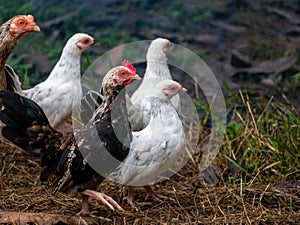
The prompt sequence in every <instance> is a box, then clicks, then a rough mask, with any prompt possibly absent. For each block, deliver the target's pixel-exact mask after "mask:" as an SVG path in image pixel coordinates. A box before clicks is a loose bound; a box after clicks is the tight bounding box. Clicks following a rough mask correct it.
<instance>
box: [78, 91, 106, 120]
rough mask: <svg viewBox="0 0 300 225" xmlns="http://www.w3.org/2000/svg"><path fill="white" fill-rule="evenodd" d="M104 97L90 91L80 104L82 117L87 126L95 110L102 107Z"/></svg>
mask: <svg viewBox="0 0 300 225" xmlns="http://www.w3.org/2000/svg"><path fill="white" fill-rule="evenodd" d="M103 99H104V97H103V96H102V95H101V94H100V93H98V92H96V91H89V92H88V93H87V94H86V95H85V96H84V97H83V98H82V99H81V102H80V111H81V112H80V117H81V120H82V122H83V123H84V124H87V123H88V122H89V121H90V119H91V118H92V116H93V114H94V112H95V110H96V109H97V108H98V107H99V105H101V103H102V102H103Z"/></svg>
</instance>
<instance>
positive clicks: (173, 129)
mask: <svg viewBox="0 0 300 225" xmlns="http://www.w3.org/2000/svg"><path fill="white" fill-rule="evenodd" d="M179 92H186V89H185V88H183V87H182V86H181V85H180V84H179V83H177V82H175V81H173V80H163V81H160V82H159V83H158V84H157V85H156V86H155V87H154V88H153V90H152V91H151V93H150V92H149V93H148V96H146V97H144V99H143V100H145V101H147V102H148V104H149V108H150V121H149V124H148V125H147V126H146V127H145V128H144V129H143V130H141V131H138V132H132V135H133V139H132V142H131V146H130V151H129V154H128V156H127V158H126V159H125V160H124V162H123V163H122V164H121V166H120V168H119V169H118V171H117V172H114V173H112V178H113V179H114V180H115V181H116V182H118V183H121V184H124V185H127V186H129V189H128V196H127V197H126V200H127V202H128V203H129V204H130V205H131V206H132V207H133V208H136V206H135V202H134V200H133V189H134V188H133V186H144V188H145V189H146V191H147V196H146V199H147V198H148V197H151V198H153V199H154V200H156V201H160V202H161V201H162V200H161V199H166V198H167V197H165V196H162V195H158V194H156V193H154V191H153V190H152V189H151V187H150V186H149V185H146V186H145V184H150V183H151V182H153V181H155V180H157V179H158V176H159V175H161V174H162V173H164V172H166V171H167V170H168V169H170V168H171V167H172V165H174V163H175V162H176V160H178V158H179V156H180V154H181V153H182V152H183V151H184V148H185V134H184V130H183V126H182V123H181V120H180V118H179V116H178V113H177V111H176V109H175V108H174V106H173V104H172V103H171V101H170V99H171V98H172V97H174V96H176V94H177V93H179Z"/></svg>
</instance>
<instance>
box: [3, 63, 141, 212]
mask: <svg viewBox="0 0 300 225" xmlns="http://www.w3.org/2000/svg"><path fill="white" fill-rule="evenodd" d="M123 71H125V72H126V74H127V75H126V77H118V76H119V75H118V74H119V73H120V72H123ZM134 79H140V78H139V77H138V76H137V75H135V71H134V72H133V71H130V70H129V69H128V68H126V67H124V66H120V67H116V68H113V69H112V70H110V71H109V72H108V74H107V75H106V77H105V79H104V80H103V84H102V86H103V89H104V97H105V101H104V102H103V103H102V104H101V105H100V106H99V108H98V109H97V110H96V112H95V115H94V117H93V118H92V119H91V120H90V121H89V122H88V123H87V124H86V125H85V126H84V127H83V128H81V129H78V130H75V131H74V133H69V134H63V133H61V132H58V131H56V130H54V129H53V128H52V127H51V126H50V124H49V122H48V120H47V117H46V115H45V114H44V112H43V110H42V109H41V107H39V106H38V105H37V104H36V103H35V102H33V101H32V100H30V99H27V98H25V97H21V96H19V95H18V94H16V93H12V92H2V93H0V98H1V99H2V101H3V104H4V106H5V109H4V110H2V111H1V112H0V120H2V122H3V123H4V124H6V126H5V127H4V128H3V131H2V134H3V136H4V137H6V138H7V139H9V140H11V141H12V142H14V143H16V144H17V145H19V146H20V147H22V148H25V149H32V148H39V149H40V151H41V166H43V167H44V169H43V171H42V173H41V177H40V178H41V181H42V182H43V183H44V184H46V185H47V186H48V187H51V188H52V194H55V193H56V192H57V191H67V190H74V188H75V190H77V191H79V192H80V193H82V194H83V195H84V194H87V195H88V196H92V197H97V196H98V195H99V193H97V192H95V191H92V189H95V188H96V187H97V185H98V184H100V182H101V181H102V180H103V179H104V177H103V174H102V173H101V174H99V173H98V172H97V171H95V169H93V168H92V167H93V163H96V164H97V165H99V167H100V168H101V169H102V171H103V173H104V174H109V173H111V172H112V171H113V170H114V169H115V168H117V167H118V165H119V163H120V162H121V161H122V160H124V158H125V157H126V156H127V154H128V151H129V144H130V142H131V132H130V128H129V124H128V121H127V111H126V104H125V95H124V92H120V91H121V90H122V89H123V87H124V86H125V85H127V84H129V83H130V82H131V81H132V80H134ZM116 82H117V83H116ZM117 96H118V98H117ZM113 108H114V109H115V108H116V110H117V111H118V112H120V113H118V116H114V117H113V118H112V114H111V113H112V109H113ZM16 115H17V116H16ZM22 121H23V122H22ZM20 122H21V123H20ZM115 125H117V126H120V127H121V128H122V129H123V130H124V134H125V135H124V136H122V137H123V139H121V140H120V136H118V137H117V136H116V134H115V131H114V129H113V126H115ZM20 140H21V141H20ZM110 155H112V156H113V157H114V158H116V159H117V162H118V163H115V164H114V163H111V162H108V158H109V157H110ZM88 161H89V163H87V162H88ZM102 195H103V194H102ZM83 199H85V198H83ZM98 200H99V199H98ZM109 201H112V200H109ZM114 206H116V207H117V208H118V207H119V205H118V204H115V205H114ZM109 207H110V206H109ZM110 208H111V207H110ZM119 208H120V207H119ZM87 211H88V210H87V208H86V199H85V201H84V202H83V211H82V212H83V213H87Z"/></svg>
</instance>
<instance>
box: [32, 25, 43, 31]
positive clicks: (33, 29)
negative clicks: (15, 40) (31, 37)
mask: <svg viewBox="0 0 300 225" xmlns="http://www.w3.org/2000/svg"><path fill="white" fill-rule="evenodd" d="M30 31H33V32H40V31H41V29H40V27H39V26H38V25H34V26H32V27H31V29H30Z"/></svg>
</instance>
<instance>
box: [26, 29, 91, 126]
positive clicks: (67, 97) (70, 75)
mask: <svg viewBox="0 0 300 225" xmlns="http://www.w3.org/2000/svg"><path fill="white" fill-rule="evenodd" d="M96 44H97V42H96V41H95V39H94V38H93V37H91V36H90V35H87V34H84V33H77V34H75V35H73V36H72V37H71V38H70V39H69V40H68V42H67V43H66V45H65V47H64V49H63V51H62V55H61V57H60V59H59V61H58V62H57V63H56V65H55V66H54V68H53V70H52V71H51V73H50V75H49V77H48V78H47V79H46V80H45V81H43V82H42V83H39V84H37V85H36V86H35V87H33V88H31V89H28V90H24V95H25V96H26V97H28V98H30V99H32V100H33V101H35V102H36V103H37V104H38V105H39V106H40V107H41V108H42V109H43V110H44V112H45V114H46V116H47V117H48V120H49V122H50V124H51V126H52V127H53V128H57V127H58V126H59V125H60V124H61V123H62V122H63V121H64V120H65V119H66V118H68V117H69V116H70V115H71V114H72V110H75V109H76V108H77V107H78V106H79V103H80V100H81V98H82V88H81V71H80V57H81V53H82V52H83V51H84V50H86V49H88V48H89V47H91V46H94V45H96Z"/></svg>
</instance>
